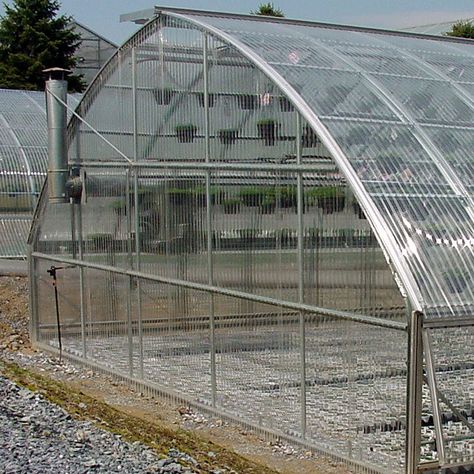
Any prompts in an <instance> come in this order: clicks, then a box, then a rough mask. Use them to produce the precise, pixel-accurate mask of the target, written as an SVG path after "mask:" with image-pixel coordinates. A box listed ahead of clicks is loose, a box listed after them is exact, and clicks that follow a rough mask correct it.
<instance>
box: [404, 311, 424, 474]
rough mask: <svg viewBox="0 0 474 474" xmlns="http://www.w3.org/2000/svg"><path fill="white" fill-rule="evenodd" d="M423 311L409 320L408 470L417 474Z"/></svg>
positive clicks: (421, 382) (413, 314)
mask: <svg viewBox="0 0 474 474" xmlns="http://www.w3.org/2000/svg"><path fill="white" fill-rule="evenodd" d="M422 331H423V313H421V312H419V311H413V312H412V313H411V315H410V321H409V331H408V334H409V337H408V377H407V424H406V472H407V474H416V473H417V472H418V465H419V463H420V446H421V408H422V386H423V338H422Z"/></svg>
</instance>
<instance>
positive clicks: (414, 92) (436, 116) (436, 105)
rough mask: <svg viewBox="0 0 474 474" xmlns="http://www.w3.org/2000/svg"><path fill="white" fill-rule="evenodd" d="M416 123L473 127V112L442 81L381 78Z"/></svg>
mask: <svg viewBox="0 0 474 474" xmlns="http://www.w3.org/2000/svg"><path fill="white" fill-rule="evenodd" d="M377 80H378V81H379V82H380V83H381V84H383V85H384V86H385V87H386V89H387V90H389V91H390V92H391V94H393V95H394V96H395V97H396V98H397V100H398V101H401V103H402V104H403V106H404V107H405V108H406V109H407V110H408V111H409V113H410V115H411V116H413V117H414V118H415V119H416V120H417V121H420V122H432V123H448V124H459V125H468V124H469V125H470V124H472V122H473V120H474V109H473V108H472V107H470V106H469V105H468V104H466V103H465V102H464V101H463V100H462V99H461V98H459V97H458V95H457V94H456V92H455V91H454V89H453V87H452V86H451V85H450V84H448V83H446V82H441V81H424V80H421V79H404V80H403V81H400V80H399V79H398V78H392V77H378V78H377Z"/></svg>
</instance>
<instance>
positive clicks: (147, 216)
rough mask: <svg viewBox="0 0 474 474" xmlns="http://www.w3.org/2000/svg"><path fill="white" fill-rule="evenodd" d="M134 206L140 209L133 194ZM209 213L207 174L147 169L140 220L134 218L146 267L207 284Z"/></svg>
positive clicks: (140, 185)
mask: <svg viewBox="0 0 474 474" xmlns="http://www.w3.org/2000/svg"><path fill="white" fill-rule="evenodd" d="M215 189H216V188H215V187H214V188H213V196H214V197H213V199H214V200H216V199H217V192H216V191H215ZM131 193H132V194H133V189H132V190H131ZM131 202H132V211H134V209H135V205H136V203H135V197H134V196H133V195H132V201H131ZM206 215H207V201H206V181H205V176H204V174H203V173H202V172H189V171H179V170H176V169H172V168H171V169H167V170H153V172H152V173H150V172H149V171H143V172H142V173H141V176H140V178H139V181H138V222H135V217H136V216H135V215H134V214H133V213H132V214H131V216H132V217H131V219H132V220H133V221H134V222H133V223H132V228H133V229H136V227H137V226H138V230H139V235H140V236H139V239H140V242H139V249H140V252H141V259H140V265H141V266H140V268H141V269H142V270H143V271H146V272H147V273H151V274H157V275H162V276H166V277H168V278H176V279H179V280H185V281H195V282H199V283H207V282H208V281H209V279H208V260H207V230H206V224H205V223H206Z"/></svg>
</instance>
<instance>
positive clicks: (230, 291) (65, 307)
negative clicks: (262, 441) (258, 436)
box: [29, 7, 474, 473]
mask: <svg viewBox="0 0 474 474" xmlns="http://www.w3.org/2000/svg"><path fill="white" fill-rule="evenodd" d="M61 87H63V86H61V81H50V82H49V83H48V86H47V97H48V101H49V103H50V106H51V110H57V111H59V114H58V115H57V117H59V116H60V115H61V113H62V114H64V107H67V104H66V102H65V96H64V94H62V92H61V90H62V89H61ZM61 111H62V112H61ZM54 117H55V114H54V113H53V112H52V113H51V115H50V138H51V141H50V144H51V148H50V158H51V161H50V166H49V177H48V181H47V186H46V187H45V188H44V190H43V192H42V194H41V198H40V202H39V205H38V207H37V211H36V215H35V219H34V222H33V225H32V228H31V232H30V239H29V244H30V259H29V262H30V276H31V298H32V304H31V308H32V326H31V331H32V334H33V339H34V340H35V342H36V344H37V345H38V346H39V347H42V348H45V349H48V350H51V351H59V352H60V354H63V355H64V356H66V357H69V358H72V359H74V360H77V361H79V362H81V363H83V364H88V365H90V366H92V367H95V368H97V369H98V370H102V371H105V372H108V373H111V374H115V375H116V376H118V377H122V378H124V379H127V380H129V381H130V382H132V383H134V384H136V385H139V386H140V387H143V388H144V389H146V390H149V391H151V392H154V393H159V394H161V395H164V396H168V397H170V398H172V399H174V400H180V401H184V402H186V403H189V404H191V405H193V406H197V407H199V408H200V409H202V410H205V411H207V412H209V413H212V414H215V415H217V416H221V417H224V418H226V419H230V420H233V421H236V422H238V423H241V424H244V425H245V426H247V427H249V428H252V429H254V430H255V431H258V432H260V433H263V434H265V435H267V436H272V437H278V438H281V439H286V440H289V441H291V442H293V443H296V444H299V445H302V446H306V447H308V448H310V449H313V450H315V451H317V452H321V453H326V454H330V455H331V456H333V457H335V458H337V459H339V460H342V461H344V462H345V463H347V465H349V466H351V468H352V469H354V470H355V471H356V472H366V473H369V472H370V473H372V472H373V473H375V472H377V473H378V472H390V473H393V472H407V473H415V472H420V471H421V470H423V471H427V470H430V469H431V470H432V471H436V470H438V469H440V468H441V469H446V470H449V469H451V468H455V467H458V468H460V467H461V466H464V467H466V466H472V465H473V464H474V439H473V429H474V423H473V418H474V352H473V350H472V348H473V347H474V330H473V324H474V319H473V316H472V309H473V307H474V289H473V286H472V281H473V278H474V272H473V264H474V252H473V248H474V246H473V243H474V232H473V231H474V207H473V194H472V189H473V188H472V177H473V176H474V167H473V160H472V145H473V143H474V139H473V137H474V125H473V123H474V120H473V119H474V53H473V49H472V43H470V42H469V41H464V40H459V39H453V38H440V37H425V36H417V35H412V34H405V33H397V32H389V31H382V30H370V29H363V28H350V27H343V26H335V25H327V24H318V23H311V22H303V21H295V20H287V19H273V18H262V17H255V16H245V15H231V14H223V13H213V12H201V11H192V10H180V9H171V8H166V9H160V8H158V7H157V8H156V10H155V16H154V18H152V19H151V20H150V21H149V22H148V23H147V24H146V25H145V26H144V27H143V28H142V29H141V30H140V31H139V32H138V33H137V34H135V35H134V36H133V37H132V38H131V39H130V40H129V41H127V42H126V43H125V44H124V45H123V46H122V47H121V48H119V50H118V52H117V53H116V54H115V55H114V56H113V57H112V58H111V60H110V61H109V62H108V63H107V65H106V66H105V67H104V68H103V70H102V71H101V73H100V74H99V75H98V76H97V77H96V79H95V80H94V82H93V83H92V84H91V86H90V87H89V89H88V91H87V92H86V94H85V95H84V97H83V99H82V101H81V103H80V104H79V106H78V108H77V109H76V112H75V113H74V117H73V119H72V120H71V121H70V124H69V127H68V130H67V151H64V152H63V149H64V150H66V147H65V143H66V142H65V135H64V136H58V135H55V134H54V130H57V129H59V128H60V127H59V126H58V123H59V122H55V119H54ZM58 120H59V119H58ZM52 277H54V291H53V288H52V285H51V283H53V282H52ZM55 292H57V293H55ZM436 472H437V471H436ZM446 472H449V471H446Z"/></svg>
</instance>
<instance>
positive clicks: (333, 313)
mask: <svg viewBox="0 0 474 474" xmlns="http://www.w3.org/2000/svg"><path fill="white" fill-rule="evenodd" d="M32 257H34V258H38V259H43V260H48V261H51V262H58V263H64V264H67V265H72V266H76V267H83V268H90V269H93V270H101V271H104V272H110V273H116V274H119V275H127V276H129V277H135V278H141V279H144V280H148V281H155V282H157V283H163V284H166V285H172V286H179V287H182V288H188V289H190V290H197V291H204V292H207V293H213V294H219V295H224V296H230V297H232V298H240V299H244V300H247V301H255V302H257V303H262V304H268V305H271V306H278V307H280V308H287V309H292V310H295V311H303V312H305V313H316V314H320V315H323V316H330V317H333V318H338V319H344V320H347V321H353V322H357V323H361V324H369V325H371V326H378V327H383V328H388V329H394V330H397V331H406V330H407V324H406V323H402V322H399V321H387V320H384V319H380V318H376V317H373V316H367V315H363V314H355V313H350V312H347V311H338V310H335V309H328V308H320V307H318V306H313V305H309V304H304V303H293V302H291V301H285V300H279V299H277V298H270V297H268V296H260V295H252V294H250V293H245V292H242V291H238V290H232V289H229V288H221V287H218V286H213V285H206V284H203V283H195V282H190V281H184V280H177V279H175V278H167V277H162V276H159V275H150V274H147V273H143V272H140V271H136V270H126V269H123V268H117V267H111V266H109V265H102V264H99V263H92V262H85V261H80V260H75V259H72V258H67V257H55V256H52V255H48V254H44V253H41V252H33V253H32Z"/></svg>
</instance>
